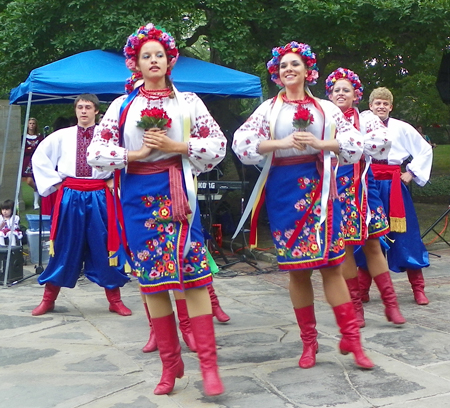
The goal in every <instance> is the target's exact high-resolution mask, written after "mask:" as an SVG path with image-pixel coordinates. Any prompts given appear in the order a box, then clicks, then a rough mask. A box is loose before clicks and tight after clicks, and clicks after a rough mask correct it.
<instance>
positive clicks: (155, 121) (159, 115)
mask: <svg viewBox="0 0 450 408" xmlns="http://www.w3.org/2000/svg"><path fill="white" fill-rule="evenodd" d="M171 124H172V119H170V118H169V116H167V112H166V111H165V110H164V109H158V108H152V109H144V110H142V111H141V120H140V121H139V122H137V127H140V128H142V129H151V128H158V129H163V128H164V127H166V128H170V125H171Z"/></svg>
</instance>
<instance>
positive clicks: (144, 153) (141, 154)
mask: <svg viewBox="0 0 450 408" xmlns="http://www.w3.org/2000/svg"><path fill="white" fill-rule="evenodd" d="M151 152H152V149H151V148H150V147H147V146H146V145H145V144H144V143H142V146H141V148H140V149H139V150H129V151H128V156H127V161H128V162H129V163H131V162H134V161H138V160H142V159H145V158H146V157H148V156H149V155H150V153H151Z"/></svg>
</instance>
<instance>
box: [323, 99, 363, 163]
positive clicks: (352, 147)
mask: <svg viewBox="0 0 450 408" xmlns="http://www.w3.org/2000/svg"><path fill="white" fill-rule="evenodd" d="M326 102H327V110H328V109H330V110H331V117H332V120H334V123H335V125H336V139H337V141H338V143H339V155H338V158H339V162H340V163H341V164H351V163H356V162H358V161H359V160H360V159H361V155H362V152H363V142H362V140H361V134H360V133H359V131H358V130H356V129H355V128H354V127H353V125H352V124H351V123H350V122H349V121H348V120H347V119H345V117H344V114H343V113H342V112H341V110H340V109H339V108H338V107H337V106H335V105H334V104H333V103H332V102H330V104H331V105H332V106H330V105H329V104H328V101H326Z"/></svg>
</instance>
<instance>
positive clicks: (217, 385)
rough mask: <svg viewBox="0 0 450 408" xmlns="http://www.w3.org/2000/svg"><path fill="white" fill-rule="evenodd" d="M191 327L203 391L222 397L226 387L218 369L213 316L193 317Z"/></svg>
mask: <svg viewBox="0 0 450 408" xmlns="http://www.w3.org/2000/svg"><path fill="white" fill-rule="evenodd" d="M191 326H192V332H193V333H194V337H195V343H196V345H197V354H198V357H199V359H200V370H201V372H202V378H203V390H204V392H205V394H206V395H209V396H214V395H220V394H222V393H223V392H224V387H223V384H222V380H221V379H220V377H219V368H218V367H217V350H216V338H215V336H214V323H213V316H212V314H208V315H202V316H196V317H192V318H191ZM158 344H159V343H158Z"/></svg>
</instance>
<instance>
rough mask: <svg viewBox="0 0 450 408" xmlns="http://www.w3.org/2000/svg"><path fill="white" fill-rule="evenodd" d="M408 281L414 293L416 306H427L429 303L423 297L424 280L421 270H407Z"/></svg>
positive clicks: (424, 296)
mask: <svg viewBox="0 0 450 408" xmlns="http://www.w3.org/2000/svg"><path fill="white" fill-rule="evenodd" d="M406 273H407V274H408V280H409V282H410V283H411V288H412V290H413V293H414V300H415V301H416V303H417V304H418V305H428V303H430V301H429V300H428V298H427V297H426V295H425V280H424V279H423V273H422V269H407V270H406Z"/></svg>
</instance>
